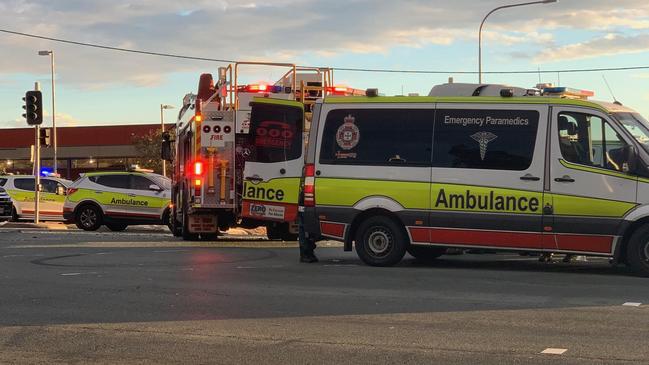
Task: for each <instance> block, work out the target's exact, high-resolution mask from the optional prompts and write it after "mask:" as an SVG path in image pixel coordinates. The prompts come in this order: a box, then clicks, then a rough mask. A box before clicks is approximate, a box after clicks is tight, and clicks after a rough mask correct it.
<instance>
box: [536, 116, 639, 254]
mask: <svg viewBox="0 0 649 365" xmlns="http://www.w3.org/2000/svg"><path fill="white" fill-rule="evenodd" d="M551 141H552V142H551V146H552V147H551V158H550V181H549V182H550V184H549V185H550V194H547V195H548V197H547V198H548V203H549V204H551V209H547V212H546V213H548V215H549V216H550V217H551V220H550V222H551V224H552V225H551V231H552V232H553V241H552V242H551V243H552V244H553V246H554V248H555V249H556V250H557V251H581V252H585V253H594V254H611V255H612V254H613V253H614V251H615V245H616V244H617V242H618V239H619V237H617V236H616V234H617V230H618V227H619V225H620V224H621V223H622V220H623V217H624V215H625V214H626V213H627V212H628V211H629V210H630V209H632V208H633V207H635V202H636V192H637V184H638V181H637V178H636V177H634V176H631V175H628V174H626V173H625V172H624V168H625V166H624V165H625V161H624V149H625V146H627V145H629V144H630V143H629V141H626V140H625V137H623V134H622V133H620V130H619V127H618V126H617V125H616V124H615V123H612V122H611V120H610V119H609V118H608V116H607V115H606V114H605V113H602V112H600V111H597V110H592V109H585V108H577V107H564V106H560V107H553V108H552V132H551Z"/></svg>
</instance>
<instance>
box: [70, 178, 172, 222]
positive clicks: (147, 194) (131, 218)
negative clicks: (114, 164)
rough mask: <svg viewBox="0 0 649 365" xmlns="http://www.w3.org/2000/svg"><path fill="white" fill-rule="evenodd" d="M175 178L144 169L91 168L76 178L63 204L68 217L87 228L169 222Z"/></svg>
mask: <svg viewBox="0 0 649 365" xmlns="http://www.w3.org/2000/svg"><path fill="white" fill-rule="evenodd" d="M170 189H171V182H170V180H169V179H168V178H166V177H164V176H162V175H158V174H154V173H150V172H142V171H115V172H90V173H87V174H84V175H82V176H81V177H80V178H78V179H77V180H75V181H74V183H72V185H71V186H70V188H69V189H68V192H67V197H66V199H65V206H64V208H63V211H64V216H65V218H66V220H73V221H74V222H75V223H76V225H77V227H79V228H80V229H83V230H86V231H94V230H97V229H98V228H99V227H101V226H102V225H106V227H108V228H109V229H110V230H112V231H123V230H124V229H126V227H127V226H129V225H138V224H168V222H169V209H170V204H171V201H170V195H171V191H170Z"/></svg>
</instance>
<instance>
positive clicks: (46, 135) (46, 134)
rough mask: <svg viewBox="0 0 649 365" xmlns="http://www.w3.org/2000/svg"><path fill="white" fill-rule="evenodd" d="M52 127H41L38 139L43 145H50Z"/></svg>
mask: <svg viewBox="0 0 649 365" xmlns="http://www.w3.org/2000/svg"><path fill="white" fill-rule="evenodd" d="M50 131H51V129H50V128H41V130H40V135H39V136H38V139H39V141H40V143H41V146H42V147H49V146H50V141H51V138H50V136H51V133H50Z"/></svg>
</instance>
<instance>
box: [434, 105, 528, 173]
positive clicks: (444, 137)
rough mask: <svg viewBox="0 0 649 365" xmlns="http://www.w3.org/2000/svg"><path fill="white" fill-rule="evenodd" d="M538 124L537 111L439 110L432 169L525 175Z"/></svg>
mask: <svg viewBox="0 0 649 365" xmlns="http://www.w3.org/2000/svg"><path fill="white" fill-rule="evenodd" d="M538 124H539V113H538V112H537V111H534V110H471V109H446V110H444V109H438V110H437V113H436V117H435V136H434V140H433V166H435V167H447V168H467V169H488V170H510V171H523V170H526V169H527V168H529V167H530V165H531V164H532V158H533V157H534V145H535V142H536V133H537V129H538Z"/></svg>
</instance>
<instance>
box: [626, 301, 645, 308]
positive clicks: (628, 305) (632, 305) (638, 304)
mask: <svg viewBox="0 0 649 365" xmlns="http://www.w3.org/2000/svg"><path fill="white" fill-rule="evenodd" d="M622 305H623V306H625V307H639V306H641V305H642V303H637V302H626V303H624V304H622Z"/></svg>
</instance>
